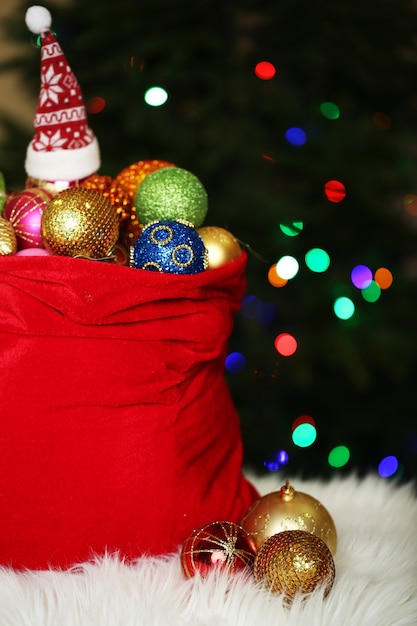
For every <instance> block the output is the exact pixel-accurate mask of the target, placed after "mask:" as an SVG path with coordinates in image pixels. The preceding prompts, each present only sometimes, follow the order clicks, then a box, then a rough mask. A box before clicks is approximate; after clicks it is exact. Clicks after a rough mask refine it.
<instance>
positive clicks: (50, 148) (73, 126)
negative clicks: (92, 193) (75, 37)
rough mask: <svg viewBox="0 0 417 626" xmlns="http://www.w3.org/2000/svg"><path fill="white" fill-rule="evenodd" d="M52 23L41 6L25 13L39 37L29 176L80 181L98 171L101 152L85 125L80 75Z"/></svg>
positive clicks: (48, 14) (31, 28)
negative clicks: (38, 83) (37, 90)
mask: <svg viewBox="0 0 417 626" xmlns="http://www.w3.org/2000/svg"><path fill="white" fill-rule="evenodd" d="M51 23H52V18H51V14H50V13H49V11H48V9H46V8H45V7H43V6H32V7H30V8H29V9H28V10H27V11H26V25H27V27H28V29H29V30H30V31H31V32H32V33H35V34H37V35H40V44H41V89H40V94H39V100H38V106H37V111H36V115H35V135H34V137H33V139H32V141H31V142H30V144H29V146H28V149H27V152H26V161H25V168H26V173H27V175H28V176H30V177H33V178H36V179H40V180H46V181H51V180H52V181H58V180H60V181H74V180H81V179H82V178H85V177H86V176H90V174H93V173H94V172H96V171H97V170H98V169H99V167H100V150H99V146H98V142H97V140H96V138H95V136H94V134H93V133H92V131H91V130H90V128H89V126H88V124H87V114H86V109H85V106H84V102H83V98H82V94H81V90H80V87H79V85H78V82H77V79H76V77H75V76H74V74H73V72H72V70H71V68H70V66H69V65H68V62H67V60H66V58H65V56H64V53H63V52H62V50H61V47H60V46H59V44H58V42H57V40H56V38H55V35H54V34H53V32H52V31H51Z"/></svg>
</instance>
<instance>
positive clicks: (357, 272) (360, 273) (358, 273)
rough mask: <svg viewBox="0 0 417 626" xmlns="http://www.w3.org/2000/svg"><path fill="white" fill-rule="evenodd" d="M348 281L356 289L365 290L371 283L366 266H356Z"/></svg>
mask: <svg viewBox="0 0 417 626" xmlns="http://www.w3.org/2000/svg"><path fill="white" fill-rule="evenodd" d="M350 279H351V281H352V283H353V285H354V286H355V287H357V289H365V288H366V287H369V285H370V284H371V282H372V271H371V270H370V268H369V267H368V266H367V265H356V266H355V267H354V268H353V270H352V271H351V273H350Z"/></svg>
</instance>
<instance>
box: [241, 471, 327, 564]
mask: <svg viewBox="0 0 417 626" xmlns="http://www.w3.org/2000/svg"><path fill="white" fill-rule="evenodd" d="M240 525H241V526H242V527H243V528H244V529H245V530H246V531H247V532H248V533H249V534H250V535H251V536H252V538H253V540H254V541H255V543H256V545H257V547H258V549H259V548H260V547H261V546H262V544H263V542H264V541H265V540H266V539H268V538H269V537H272V536H273V535H275V534H277V533H280V532H282V531H286V530H304V531H307V532H309V533H312V534H313V535H317V536H318V537H320V539H322V540H323V541H324V542H325V543H326V544H327V545H328V546H329V549H330V551H331V552H332V553H333V554H336V549H337V533H336V527H335V525H334V522H333V519H332V517H331V515H330V513H329V512H328V511H327V509H326V508H325V507H324V506H323V505H322V504H321V502H319V501H318V500H316V499H315V498H313V497H312V496H310V495H308V494H307V493H302V492H301V491H295V490H294V488H293V487H292V486H291V485H290V483H289V481H288V480H287V482H286V483H285V485H284V486H282V487H281V489H280V490H279V491H274V492H273V493H269V494H267V495H266V496H262V497H261V498H259V499H258V500H255V502H254V503H253V504H252V506H251V507H250V508H249V510H248V512H247V513H246V515H245V517H244V518H243V520H242V521H241V524H240Z"/></svg>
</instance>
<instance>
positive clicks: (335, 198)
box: [324, 180, 346, 203]
mask: <svg viewBox="0 0 417 626" xmlns="http://www.w3.org/2000/svg"><path fill="white" fill-rule="evenodd" d="M324 194H325V196H326V198H327V199H328V200H329V202H335V203H337V202H342V200H343V199H344V198H345V197H346V187H345V186H344V184H343V183H342V182H340V180H328V181H327V183H326V184H325V185H324Z"/></svg>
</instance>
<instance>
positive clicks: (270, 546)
mask: <svg viewBox="0 0 417 626" xmlns="http://www.w3.org/2000/svg"><path fill="white" fill-rule="evenodd" d="M335 573H336V570H335V565H334V560H333V556H332V553H331V552H330V550H329V548H328V547H327V545H326V544H325V543H324V541H322V539H320V537H317V535H312V534H311V533H308V532H306V531H305V530H285V531H283V532H282V533H278V534H276V535H273V536H272V537H269V539H267V540H266V541H265V542H264V543H263V544H262V547H261V549H260V550H259V552H258V553H257V555H256V557H255V563H254V569H253V575H254V578H255V580H256V582H258V583H262V584H263V585H264V586H265V587H266V588H267V589H269V590H270V591H272V592H273V593H276V594H284V595H285V597H286V600H289V601H291V600H292V599H293V598H294V596H295V595H296V594H299V593H300V594H307V593H311V592H312V591H314V590H315V589H316V588H318V587H319V586H322V585H323V586H324V596H327V595H328V593H329V592H330V590H331V588H332V586H333V583H334V579H335Z"/></svg>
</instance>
